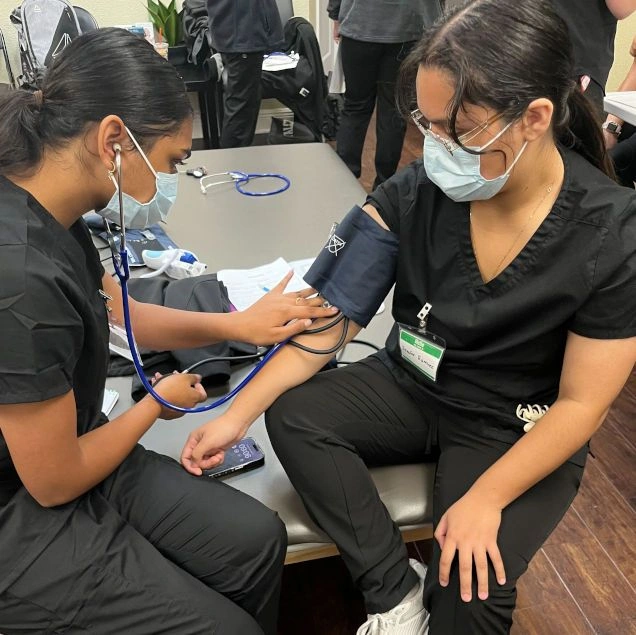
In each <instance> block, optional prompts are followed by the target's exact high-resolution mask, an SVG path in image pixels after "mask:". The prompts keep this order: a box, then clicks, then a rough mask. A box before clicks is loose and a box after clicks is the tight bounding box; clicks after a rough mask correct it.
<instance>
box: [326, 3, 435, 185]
mask: <svg viewBox="0 0 636 635" xmlns="http://www.w3.org/2000/svg"><path fill="white" fill-rule="evenodd" d="M327 13H328V15H329V17H330V18H331V19H332V20H333V21H334V39H335V40H336V42H340V54H341V57H342V68H343V72H344V78H345V83H346V89H345V96H344V110H343V112H342V117H341V120H340V126H339V128H338V133H337V136H336V151H337V152H338V155H339V156H340V158H341V159H342V160H343V161H344V162H345V163H346V164H347V167H348V168H349V169H350V170H351V171H352V172H353V174H354V175H355V176H356V177H359V176H360V172H361V162H362V148H363V146H364V139H365V136H366V134H367V128H368V127H369V121H370V120H371V115H372V114H373V109H374V108H375V107H376V104H377V112H376V137H377V144H376V151H375V172H376V178H375V183H374V185H373V187H374V188H375V187H377V186H378V185H379V184H380V183H383V182H384V181H386V179H388V178H389V177H390V176H392V175H393V174H394V173H395V171H396V169H397V166H398V163H399V161H400V155H401V154H402V143H403V142H404V133H405V131H406V123H405V122H404V120H403V119H402V117H401V116H400V114H399V113H398V111H397V108H396V105H395V81H396V78H397V75H398V69H399V67H400V64H401V62H402V60H403V59H404V58H405V57H406V56H407V55H408V53H409V52H410V51H411V49H412V48H413V45H414V44H415V42H416V41H417V40H419V39H420V37H421V36H422V31H423V30H424V28H425V27H426V26H427V25H428V24H430V23H432V22H433V21H434V20H435V19H436V18H437V16H438V15H439V14H440V13H441V7H440V3H439V1H438V0H329V4H328V6H327Z"/></svg>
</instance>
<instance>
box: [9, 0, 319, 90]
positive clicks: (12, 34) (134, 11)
mask: <svg viewBox="0 0 636 635" xmlns="http://www.w3.org/2000/svg"><path fill="white" fill-rule="evenodd" d="M73 2H74V3H76V4H78V5H79V6H82V7H84V8H85V9H87V10H88V11H90V12H91V13H92V14H93V15H94V16H95V19H96V20H97V23H98V24H99V25H100V26H113V25H114V24H130V23H132V22H143V21H146V20H147V19H148V16H147V13H146V10H145V9H144V2H143V0H73ZM181 2H182V0H177V4H179V5H181ZM19 4H20V0H0V29H2V32H3V33H4V37H5V39H6V41H7V49H8V51H9V56H10V61H11V68H12V69H13V73H14V74H15V75H19V74H20V58H19V54H18V39H17V34H16V30H15V27H14V26H13V25H12V24H11V22H10V21H9V14H10V13H11V11H12V10H13V8H14V7H16V6H18V5H19ZM314 4H315V0H294V12H295V13H296V15H299V16H302V17H304V18H307V19H310V15H311V12H312V11H313V6H314ZM0 67H1V69H0V81H6V73H5V70H4V64H3V63H0Z"/></svg>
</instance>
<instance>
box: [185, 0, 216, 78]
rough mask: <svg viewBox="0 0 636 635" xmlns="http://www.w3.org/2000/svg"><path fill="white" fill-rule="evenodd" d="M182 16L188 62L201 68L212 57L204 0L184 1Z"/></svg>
mask: <svg viewBox="0 0 636 635" xmlns="http://www.w3.org/2000/svg"><path fill="white" fill-rule="evenodd" d="M182 16H183V17H182V19H183V39H184V41H185V45H186V48H187V49H188V62H190V63H191V64H194V65H196V66H202V65H203V64H204V62H205V60H207V59H208V58H209V57H210V56H211V55H212V45H211V44H210V26H209V22H208V9H207V3H206V0H184V1H183V13H182Z"/></svg>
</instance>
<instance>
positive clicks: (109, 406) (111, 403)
mask: <svg viewBox="0 0 636 635" xmlns="http://www.w3.org/2000/svg"><path fill="white" fill-rule="evenodd" d="M118 399H119V393H118V392H117V391H116V390H111V389H110V388H106V389H105V390H104V401H103V402H102V412H103V413H104V414H105V415H106V416H108V415H109V414H110V413H111V412H112V410H113V408H114V407H115V404H116V403H117V400H118Z"/></svg>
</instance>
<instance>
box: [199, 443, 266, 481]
mask: <svg viewBox="0 0 636 635" xmlns="http://www.w3.org/2000/svg"><path fill="white" fill-rule="evenodd" d="M264 462H265V457H264V455H263V452H262V451H261V449H260V448H259V447H258V445H257V444H256V441H254V439H252V438H251V437H245V438H244V439H241V441H239V442H238V443H237V444H236V445H233V446H232V447H231V448H229V449H227V450H226V451H225V459H224V460H223V463H221V465H217V466H216V467H214V468H212V469H211V470H204V471H203V474H204V475H205V476H213V477H217V478H218V477H219V476H226V475H227V474H232V473H235V472H238V471H240V470H247V469H253V468H255V467H259V466H260V465H263V463H264Z"/></svg>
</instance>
